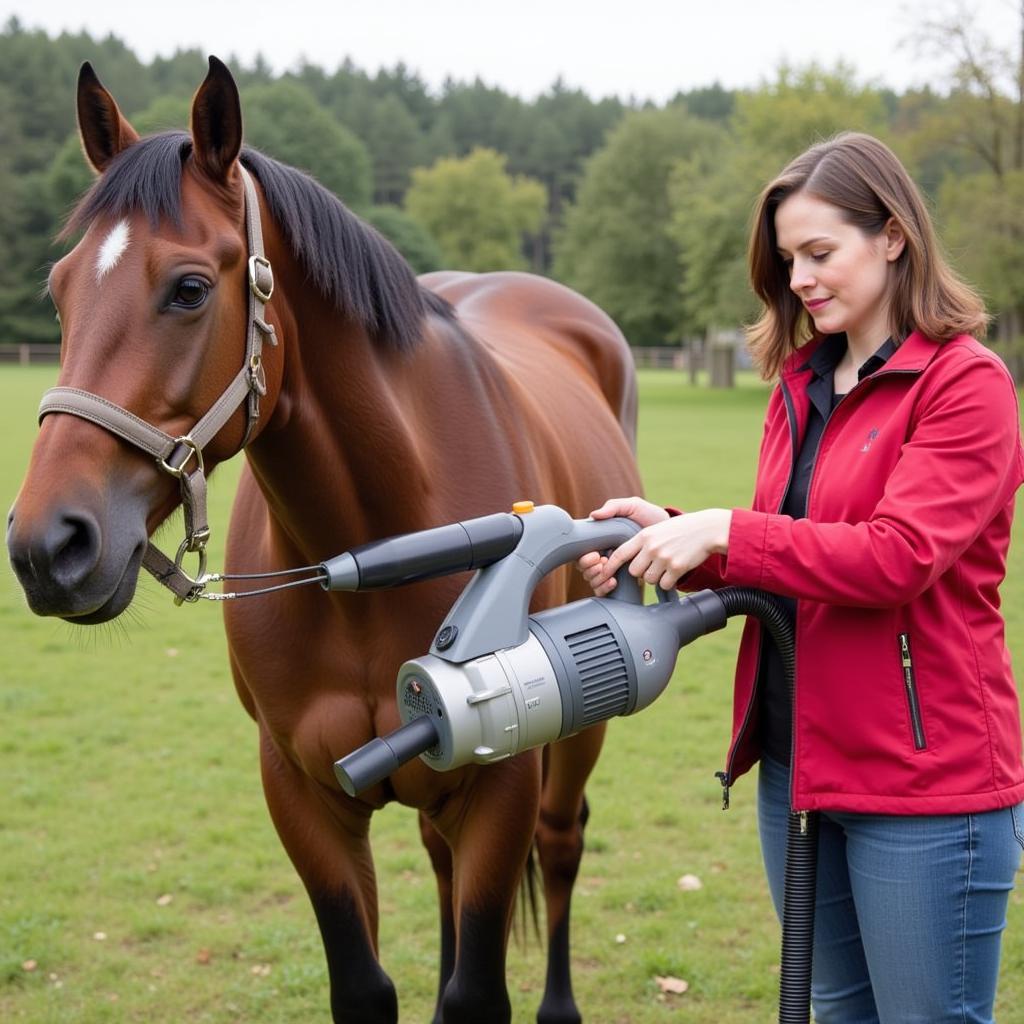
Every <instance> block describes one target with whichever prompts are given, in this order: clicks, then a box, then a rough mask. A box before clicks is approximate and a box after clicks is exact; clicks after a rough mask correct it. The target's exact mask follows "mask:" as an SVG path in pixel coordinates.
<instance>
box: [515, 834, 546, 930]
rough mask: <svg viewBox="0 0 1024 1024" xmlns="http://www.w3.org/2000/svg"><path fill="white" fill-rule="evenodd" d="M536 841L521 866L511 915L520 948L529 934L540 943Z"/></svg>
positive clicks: (531, 845)
mask: <svg viewBox="0 0 1024 1024" xmlns="http://www.w3.org/2000/svg"><path fill="white" fill-rule="evenodd" d="M536 850H537V841H536V840H534V841H533V843H531V844H530V850H529V852H528V853H527V855H526V864H525V865H523V875H522V878H520V880H519V901H518V904H517V906H516V908H515V912H514V913H513V915H512V930H513V933H514V934H515V937H516V941H517V942H518V943H519V945H520V946H525V945H526V943H527V941H528V940H529V938H530V932H532V933H533V938H534V940H535V941H536V942H541V941H542V939H541V934H540V912H539V910H538V904H537V878H538V874H539V870H538V867H537V854H536Z"/></svg>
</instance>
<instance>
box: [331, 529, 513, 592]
mask: <svg viewBox="0 0 1024 1024" xmlns="http://www.w3.org/2000/svg"><path fill="white" fill-rule="evenodd" d="M522 535H523V521H522V520H521V519H520V518H519V516H517V515H513V514H512V513H510V512H498V513H495V514H494V515H490V516H481V517H480V518H478V519H466V520H464V521H463V522H461V523H449V524H448V525H446V526H437V527H434V528H433V529H430V530H419V531H417V532H415V533H403V534H401V535H399V536H397V537H387V538H385V539H383V540H375V541H370V543H368V544H361V545H360V546H359V547H356V548H352V549H351V551H345V552H343V553H342V554H340V555H337V556H336V557H334V558H331V559H328V560H327V561H326V562H322V563H321V564H320V568H321V569H322V570H323V572H324V581H323V584H322V586H323V588H324V590H382V589H384V588H385V587H395V586H399V585H400V584H403V583H415V582H416V581H418V580H428V579H433V578H434V577H435V576H448V575H450V574H451V573H456V572H465V571H467V570H469V569H479V568H481V567H482V566H485V565H490V564H492V563H493V562H496V561H498V559H500V558H504V557H505V556H506V555H507V554H509V553H510V552H511V551H512V550H513V549H514V548H515V546H516V545H517V544H518V543H519V538H520V537H522Z"/></svg>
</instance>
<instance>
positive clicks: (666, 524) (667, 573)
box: [577, 498, 732, 597]
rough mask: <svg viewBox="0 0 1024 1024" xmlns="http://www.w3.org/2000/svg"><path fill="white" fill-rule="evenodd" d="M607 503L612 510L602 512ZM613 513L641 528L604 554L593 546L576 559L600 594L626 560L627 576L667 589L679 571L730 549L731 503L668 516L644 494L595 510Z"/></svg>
mask: <svg viewBox="0 0 1024 1024" xmlns="http://www.w3.org/2000/svg"><path fill="white" fill-rule="evenodd" d="M608 508H612V509H613V511H610V512H606V511H605V510H606V509H608ZM627 509H628V511H627ZM598 513H603V514H601V515H599V514H598ZM655 513H657V514H655ZM612 515H626V516H628V518H630V519H632V520H633V521H634V522H637V523H640V525H641V526H643V529H642V530H641V531H640V532H639V533H637V534H636V535H635V536H633V537H631V538H630V539H629V540H627V541H626V542H625V543H624V544H621V545H620V546H619V547H618V548H616V549H615V550H614V551H613V552H612V553H611V554H610V555H609V556H608V557H607V558H602V557H601V555H600V554H598V553H597V552H591V553H590V554H588V555H584V556H583V557H582V558H581V559H579V561H578V562H577V565H578V566H579V568H580V571H581V572H582V573H583V577H584V579H585V580H586V581H587V582H588V583H589V584H590V586H591V587H592V588H593V590H594V593H595V594H596V595H597V596H598V597H601V596H603V595H605V594H607V593H609V592H610V591H611V590H613V589H614V587H615V574H616V573H617V572H618V571H619V569H620V568H621V567H622V566H623V565H627V564H628V566H629V573H630V575H631V576H636V577H637V578H642V579H643V580H644V581H645V582H647V583H652V584H655V585H656V586H659V587H661V588H662V589H663V590H671V589H672V588H673V587H674V586H675V585H676V583H678V582H679V578H680V577H681V576H684V575H685V574H686V573H688V572H689V571H690V570H691V569H695V568H696V567H697V566H698V565H700V564H701V563H702V562H704V561H705V560H706V559H707V558H708V557H710V556H711V555H714V554H722V555H724V554H726V553H727V552H728V550H729V527H730V525H731V523H732V512H731V511H730V510H729V509H724V508H706V509H702V510H701V511H699V512H689V513H686V514H684V515H681V516H674V517H670V516H669V515H668V513H667V512H666V511H665V510H664V509H662V508H658V506H657V505H652V504H651V503H650V502H647V501H643V500H642V499H639V498H624V499H623V498H619V499H614V500H612V501H608V502H605V504H604V505H603V506H602V507H601V508H600V509H598V510H597V511H596V512H594V513H593V516H594V518H595V519H598V518H608V517H609V516H612Z"/></svg>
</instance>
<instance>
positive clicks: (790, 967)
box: [715, 587, 819, 1024]
mask: <svg viewBox="0 0 1024 1024" xmlns="http://www.w3.org/2000/svg"><path fill="white" fill-rule="evenodd" d="M715 593H717V595H718V597H719V598H720V599H721V601H722V604H723V605H724V606H725V609H726V611H727V613H728V614H729V615H754V616H756V617H757V618H758V619H759V620H760V622H761V624H762V625H763V626H764V628H765V629H767V630H768V632H769V633H770V634H771V637H772V639H773V640H774V641H775V644H776V646H777V647H778V649H779V654H780V656H781V657H782V667H783V668H784V669H785V674H786V681H787V683H788V684H789V701H790V706H792V705H793V685H794V684H793V680H794V675H795V672H796V637H795V635H794V633H793V625H792V622H791V621H790V618H789V613H788V612H787V611H786V609H785V608H783V607H782V605H781V604H779V602H778V601H777V600H775V598H774V597H772V596H771V595H770V594H766V593H765V592H764V591H762V590H753V589H751V588H748V587H726V588H725V589H723V590H718V591H716V592H715ZM818 824H819V822H818V815H817V814H816V813H814V812H805V813H803V814H800V813H797V812H795V811H790V813H789V822H788V826H787V831H786V883H785V895H784V898H783V909H782V958H781V964H780V968H779V1024H809V1021H810V1019H811V968H812V960H813V955H814V898H815V891H816V889H817V884H818Z"/></svg>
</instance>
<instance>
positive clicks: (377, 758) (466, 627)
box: [322, 505, 726, 796]
mask: <svg viewBox="0 0 1024 1024" xmlns="http://www.w3.org/2000/svg"><path fill="white" fill-rule="evenodd" d="M638 529H639V527H638V526H637V525H636V523H634V522H632V521H631V520H628V519H605V520H592V519H579V520H574V519H571V518H570V517H569V515H568V513H566V512H565V511H564V510H563V509H561V508H558V507H556V506H554V505H542V506H540V507H537V508H535V509H533V510H532V511H529V512H524V513H521V514H519V515H516V514H511V513H499V514H497V515H492V516H484V517H482V518H480V519H472V520H468V521H466V522H463V523H454V524H451V525H449V526H442V527H438V528H437V529H436V530H424V531H423V532H421V533H414V534H407V535H405V536H402V537H394V538H390V539H388V540H384V541H379V542H375V543H372V544H368V545H365V546H363V547H362V548H356V549H353V550H352V551H349V552H346V553H345V554H343V555H339V556H338V557H337V558H334V559H331V560H330V561H328V562H325V563H324V564H323V566H322V569H323V571H324V573H325V574H326V578H325V581H324V586H325V588H326V589H328V590H367V589H376V588H380V587H386V586H393V585H395V584H396V583H408V582H411V581H412V580H417V579H426V578H427V577H429V576H438V575H443V574H447V573H451V572H459V571H463V570H465V569H473V568H477V569H478V571H477V573H476V575H475V576H474V577H473V579H472V580H471V581H470V583H469V585H468V586H467V587H466V589H465V590H464V591H463V592H462V595H461V596H460V597H459V599H458V601H457V602H456V603H455V605H454V606H453V607H452V610H451V611H450V612H449V614H448V617H447V618H446V619H445V620H444V622H443V623H442V624H441V627H440V629H439V630H438V631H437V634H436V636H435V637H434V642H433V645H432V646H431V648H430V653H429V654H425V655H423V656H422V657H420V658H413V659H412V660H411V661H407V662H406V663H405V664H404V665H402V667H401V668H400V669H399V670H398V683H397V687H398V708H399V713H400V715H401V718H402V722H403V726H402V727H401V728H400V729H398V730H397V731H396V732H393V733H391V734H390V735H389V736H384V737H378V738H376V739H374V740H371V741H370V742H369V743H367V744H366V745H365V746H363V747H360V748H359V749H358V750H356V751H354V752H353V753H351V754H349V755H348V756H346V757H343V758H342V759H341V760H340V761H338V762H337V763H336V764H335V766H334V768H335V774H336V775H337V777H338V781H339V782H340V783H341V786H342V788H343V789H344V790H345V792H347V793H349V794H350V795H352V796H355V795H356V794H357V793H361V792H362V791H363V790H365V789H367V788H368V787H370V786H372V785H373V784H374V783H377V782H380V781H381V779H383V778H385V777H387V776H388V775H390V774H391V773H392V772H394V771H395V770H396V769H397V768H398V767H399V766H400V765H402V764H404V763H405V762H406V761H409V760H411V759H412V758H413V757H416V756H417V755H419V756H420V757H421V758H422V760H423V761H424V763H425V764H428V765H429V766H430V767H431V768H435V769H437V770H438V771H448V770H450V769H452V768H458V767H460V766H462V765H466V764H492V763H493V762H495V761H501V760H504V759H505V758H507V757H512V756H513V755H514V754H518V753H519V752H520V751H523V750H529V749H530V748H531V747H539V746H542V745H543V744H545V743H550V742H552V741H553V740H558V739H561V738H562V737H564V736H570V735H572V734H573V733H576V732H579V731H580V730H581V729H584V728H586V727H587V726H588V725H593V724H595V723H596V722H602V721H604V720H605V719H608V718H612V717H615V716H617V715H632V714H634V713H635V712H637V711H641V710H642V709H643V708H646V707H648V706H649V705H650V704H652V703H653V702H654V701H655V700H656V699H657V698H658V696H659V695H660V694H661V692H662V691H663V690H664V689H665V687H666V686H667V685H668V681H669V679H670V678H671V677H672V672H673V669H674V668H675V663H676V656H677V655H678V653H679V649H680V648H681V647H683V646H685V645H686V644H688V643H690V642H691V641H692V640H694V639H696V638H697V637H699V636H703V635H704V634H705V633H709V632H711V631H712V630H715V629H721V628H722V627H723V626H724V625H725V621H726V609H725V607H724V605H723V603H722V601H721V599H720V598H719V597H718V595H717V594H716V593H715V592H714V591H711V590H706V591H702V592H701V593H698V594H695V595H693V596H692V597H683V598H680V597H679V596H678V595H677V594H676V592H675V591H670V592H666V591H663V590H658V604H657V605H651V606H648V607H645V606H644V605H643V604H642V603H641V602H642V597H641V592H640V588H639V587H638V586H637V584H636V581H635V580H634V579H632V578H631V577H630V576H629V575H628V574H626V573H625V571H624V570H623V572H622V574H621V577H620V580H619V584H618V586H617V587H616V588H615V589H614V590H613V591H612V593H611V595H610V596H609V597H608V598H596V597H593V598H586V599H584V600H582V601H575V602H573V603H572V604H567V605H563V606H561V607H559V608H552V609H549V610H548V611H544V612H540V613H539V614H537V615H530V614H529V603H530V597H531V595H532V594H533V591H534V588H535V587H536V586H537V584H538V583H539V582H540V580H541V579H542V578H543V577H544V576H545V575H546V574H547V573H549V572H550V571H551V570H552V569H556V568H558V567H559V566H560V565H564V564H565V563H566V562H571V561H575V560H576V559H577V558H579V557H580V555H583V554H585V553H586V552H588V551H595V550H601V549H604V548H614V547H618V545H619V544H621V543H622V542H623V541H625V540H628V539H629V538H630V537H631V536H633V534H635V533H636V532H637V530H638Z"/></svg>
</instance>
